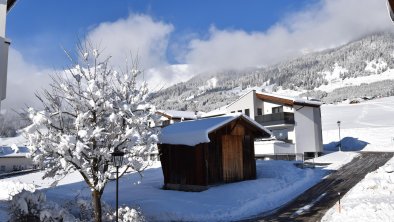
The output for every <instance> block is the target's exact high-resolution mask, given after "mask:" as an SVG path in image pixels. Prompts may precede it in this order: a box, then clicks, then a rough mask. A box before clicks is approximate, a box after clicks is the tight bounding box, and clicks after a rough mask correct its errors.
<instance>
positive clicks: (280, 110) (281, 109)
mask: <svg viewBox="0 0 394 222" xmlns="http://www.w3.org/2000/svg"><path fill="white" fill-rule="evenodd" d="M272 113H283V106H278V107H273V108H272Z"/></svg>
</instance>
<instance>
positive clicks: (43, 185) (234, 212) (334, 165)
mask: <svg viewBox="0 0 394 222" xmlns="http://www.w3.org/2000/svg"><path fill="white" fill-rule="evenodd" d="M393 107H394V97H388V98H382V99H376V100H372V101H367V102H362V103H359V104H346V105H345V104H341V105H323V106H322V118H323V119H322V124H323V142H324V144H325V148H328V150H330V149H331V151H330V153H328V154H326V155H325V156H321V157H318V158H315V159H313V160H310V161H311V162H315V163H330V165H328V166H327V167H317V168H315V169H300V168H297V167H295V166H294V165H293V162H289V161H257V179H256V180H250V181H243V182H238V183H231V184H224V185H220V186H215V187H211V188H210V189H208V190H206V191H203V192H199V193H193V192H180V191H170V190H162V189H161V188H162V186H163V176H162V169H161V167H160V163H156V165H154V166H152V167H150V168H149V169H147V170H146V171H145V172H144V173H143V176H144V177H143V178H140V176H139V175H138V174H136V173H132V174H127V175H126V176H125V177H123V178H122V179H121V180H120V194H121V195H120V199H119V202H120V204H121V205H126V206H129V207H134V206H139V207H141V209H142V211H143V214H144V215H145V216H146V217H147V219H148V221H171V220H178V221H179V220H183V221H218V220H220V221H229V220H237V219H242V218H247V217H250V216H253V215H255V214H259V213H262V212H265V211H270V210H272V209H275V208H277V207H279V206H281V205H283V204H284V203H286V202H288V201H290V200H291V199H293V198H294V197H296V196H297V195H298V194H300V193H302V192H303V191H305V190H306V189H308V188H309V187H310V186H313V185H314V184H315V183H317V182H319V181H320V180H321V179H322V178H324V177H325V176H326V175H327V173H328V170H336V169H338V168H340V167H341V166H342V165H343V164H345V163H347V162H350V161H351V160H352V159H353V158H354V157H356V156H357V155H358V153H357V152H355V151H358V150H361V151H394V140H393V137H394V118H392V116H394V115H393V114H394V108H393ZM338 120H341V122H342V124H341V138H342V139H343V140H342V145H344V146H343V147H344V148H348V149H349V150H353V151H346V150H347V149H345V151H344V152H333V151H334V147H335V146H332V147H330V146H329V145H330V144H331V145H335V143H337V142H338V136H339V135H338V126H337V124H336V122H337V121H338ZM184 123H186V122H184ZM1 141H5V140H3V139H2V140H1ZM364 142H365V143H364ZM11 144H12V143H11ZM11 144H9V145H11ZM345 145H346V146H345ZM364 145H365V146H364ZM393 171H394V159H392V160H390V162H389V163H387V164H386V165H385V166H383V167H381V168H379V169H378V170H377V171H375V172H372V173H370V174H368V175H367V176H366V178H365V179H364V180H363V181H362V182H361V183H359V184H358V185H357V186H355V187H354V188H353V189H352V190H351V191H349V192H348V193H347V194H346V195H345V196H344V197H343V198H342V201H341V203H342V211H341V213H340V214H339V213H338V212H337V211H336V208H335V207H333V208H332V209H330V210H329V211H328V212H327V214H326V215H325V217H324V218H323V221H392V218H394V198H393V196H394V194H393V192H394V172H393ZM42 176H43V173H42V172H37V173H31V174H27V175H23V176H17V177H12V178H7V179H2V180H0V221H6V220H7V218H8V217H7V213H6V207H7V206H6V204H5V201H7V200H8V199H9V195H10V194H14V193H16V192H18V190H21V188H25V189H30V190H34V189H38V190H42V191H44V192H45V193H46V195H47V199H48V200H51V201H55V202H57V203H63V202H65V201H67V200H71V199H74V198H75V197H76V196H77V195H79V196H83V197H90V189H89V188H88V187H87V186H86V185H85V183H84V182H82V178H81V176H80V175H79V174H78V173H75V172H74V173H71V174H70V175H68V176H66V177H65V178H64V179H62V180H60V182H59V183H58V185H57V186H56V187H51V185H52V184H53V183H54V182H55V181H54V180H53V179H45V180H42V179H41V177H42ZM33 184H34V185H33ZM114 196H115V182H109V184H108V186H107V187H106V190H105V192H104V196H103V200H104V201H106V202H108V203H109V204H111V205H112V206H114V205H115V198H114ZM312 205H313V203H311V204H309V205H306V206H304V207H302V208H300V209H299V211H298V213H302V212H303V211H305V210H307V209H308V208H310V207H312Z"/></svg>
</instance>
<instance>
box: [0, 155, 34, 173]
mask: <svg viewBox="0 0 394 222" xmlns="http://www.w3.org/2000/svg"><path fill="white" fill-rule="evenodd" d="M32 168H33V161H32V160H31V159H29V158H26V157H1V158H0V173H8V172H12V171H15V170H26V169H32Z"/></svg>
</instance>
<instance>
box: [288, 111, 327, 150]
mask: <svg viewBox="0 0 394 222" xmlns="http://www.w3.org/2000/svg"><path fill="white" fill-rule="evenodd" d="M294 109H296V110H297V111H296V112H295V113H294V120H295V136H296V141H297V143H296V152H297V153H304V152H314V153H316V152H322V151H323V146H322V140H321V138H322V136H321V120H320V121H318V122H316V121H317V119H319V118H320V116H315V115H317V114H320V108H317V107H308V106H304V107H301V106H294ZM315 109H318V111H315ZM319 125H320V126H319Z"/></svg>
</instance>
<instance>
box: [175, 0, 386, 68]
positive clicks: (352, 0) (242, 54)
mask: <svg viewBox="0 0 394 222" xmlns="http://www.w3.org/2000/svg"><path fill="white" fill-rule="evenodd" d="M385 4H386V2H385V1H383V0H381V1H376V0H322V1H320V2H319V3H317V4H316V5H313V6H310V7H308V8H306V9H304V10H303V11H300V12H297V13H295V14H292V15H288V16H286V17H285V18H283V20H282V21H281V22H279V23H277V24H276V25H274V26H273V27H271V28H270V29H269V30H267V31H261V32H250V33H249V32H245V31H243V30H219V29H216V28H214V27H213V28H211V29H210V32H209V37H208V38H207V39H199V38H196V39H193V40H192V41H190V43H189V45H188V48H187V49H186V52H183V53H184V57H183V60H184V61H185V62H186V63H189V64H192V65H194V66H196V67H199V68H202V69H203V70H212V69H218V68H219V69H220V68H244V67H253V66H264V65H268V64H273V63H276V62H279V61H283V60H284V59H286V58H289V57H292V56H297V55H300V54H301V53H302V52H303V51H313V50H321V49H325V48H331V47H334V46H338V45H340V44H344V43H347V42H349V41H351V40H354V39H357V38H360V37H362V36H364V35H367V34H370V33H373V32H380V31H390V30H394V26H393V25H392V24H391V21H390V19H389V18H388V14H387V9H386V5H385Z"/></svg>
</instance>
